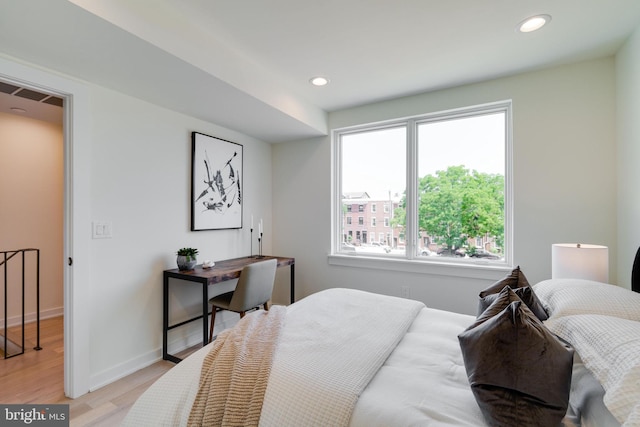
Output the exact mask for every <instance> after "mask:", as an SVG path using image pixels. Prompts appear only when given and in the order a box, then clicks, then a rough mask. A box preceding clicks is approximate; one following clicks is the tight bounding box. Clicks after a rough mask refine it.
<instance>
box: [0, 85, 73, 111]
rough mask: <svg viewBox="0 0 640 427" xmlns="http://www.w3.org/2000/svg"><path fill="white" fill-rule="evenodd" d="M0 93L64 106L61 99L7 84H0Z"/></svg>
mask: <svg viewBox="0 0 640 427" xmlns="http://www.w3.org/2000/svg"><path fill="white" fill-rule="evenodd" d="M0 92H1V93H7V94H9V95H13V96H19V97H21V98H26V99H30V100H32V101H36V102H44V103H45V104H50V105H55V106H56V107H62V106H63V104H64V100H63V99H62V98H60V97H57V96H53V95H49V94H46V93H42V92H37V91H35V90H32V89H26V88H23V87H19V86H15V85H12V84H9V83H5V82H0Z"/></svg>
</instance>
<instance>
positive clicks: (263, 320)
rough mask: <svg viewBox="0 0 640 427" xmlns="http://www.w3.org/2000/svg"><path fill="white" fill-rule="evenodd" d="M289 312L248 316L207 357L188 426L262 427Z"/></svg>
mask: <svg viewBox="0 0 640 427" xmlns="http://www.w3.org/2000/svg"><path fill="white" fill-rule="evenodd" d="M285 315H286V308H285V307H283V306H273V307H271V309H270V310H269V311H258V312H254V313H251V314H250V315H248V316H245V317H244V318H243V319H241V320H240V322H239V323H238V324H237V325H236V326H235V327H234V328H231V329H229V330H226V331H224V332H222V333H221V334H219V335H218V337H217V338H216V340H215V341H214V344H213V346H212V349H211V351H210V352H209V354H208V355H207V356H206V357H205V359H204V362H203V364H202V371H201V374H200V385H199V390H198V394H197V395H196V399H195V401H194V403H193V406H192V407H191V413H190V414H189V422H188V425H189V426H203V425H206V426H238V427H244V426H257V425H258V421H259V419H260V411H261V410H262V402H263V399H264V393H265V390H266V388H267V381H268V379H269V373H270V371H271V363H272V360H273V355H274V351H275V348H276V345H277V343H278V338H279V336H280V330H281V329H282V326H283V324H284V318H285Z"/></svg>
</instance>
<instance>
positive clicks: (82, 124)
mask: <svg viewBox="0 0 640 427" xmlns="http://www.w3.org/2000/svg"><path fill="white" fill-rule="evenodd" d="M0 81H3V82H8V83H10V84H15V85H18V86H20V87H26V88H29V89H32V90H35V91H38V92H43V93H47V94H53V95H56V96H58V97H60V98H62V99H63V101H64V102H63V103H64V107H63V108H64V113H63V145H64V148H63V151H64V154H63V157H64V201H63V206H64V214H63V224H64V225H63V259H62V260H60V261H61V262H63V261H65V260H68V261H69V262H68V264H69V265H68V264H67V263H63V265H64V266H63V311H64V392H65V395H66V396H68V397H71V398H76V397H79V396H81V395H83V394H85V393H87V392H88V391H89V384H90V368H89V366H90V351H89V344H90V340H89V338H90V330H89V325H90V320H91V314H90V310H91V308H90V305H91V299H90V267H89V266H90V255H89V252H90V233H87V230H91V228H90V227H91V221H90V212H91V209H90V203H91V199H90V173H89V169H88V166H87V165H88V164H89V163H90V161H91V138H90V122H89V117H90V114H89V112H90V104H89V96H88V93H89V88H88V87H87V86H86V85H84V84H81V83H79V82H76V81H74V80H71V79H68V78H65V77H62V76H60V75H57V74H54V73H53V72H47V71H44V70H42V69H39V68H35V67H31V66H28V65H23V64H20V63H17V62H14V61H11V60H8V59H5V58H0ZM71 262H72V265H70V264H71ZM75 283H83V284H84V286H74V284H75Z"/></svg>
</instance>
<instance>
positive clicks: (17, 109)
mask: <svg viewBox="0 0 640 427" xmlns="http://www.w3.org/2000/svg"><path fill="white" fill-rule="evenodd" d="M10 110H11V111H13V112H14V113H20V114H23V113H26V112H27V110H25V109H24V108H18V107H11V108H10Z"/></svg>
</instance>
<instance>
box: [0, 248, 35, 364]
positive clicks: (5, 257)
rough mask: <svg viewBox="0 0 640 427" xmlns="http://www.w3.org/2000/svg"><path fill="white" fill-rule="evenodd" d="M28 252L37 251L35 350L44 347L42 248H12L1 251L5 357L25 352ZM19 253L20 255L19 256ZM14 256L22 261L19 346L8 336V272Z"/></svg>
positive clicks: (0, 343) (0, 265) (0, 266)
mask: <svg viewBox="0 0 640 427" xmlns="http://www.w3.org/2000/svg"><path fill="white" fill-rule="evenodd" d="M28 253H35V257H36V260H35V268H36V276H35V280H36V334H37V337H36V346H35V347H34V350H42V347H40V249H33V248H25V249H16V250H12V251H0V268H2V269H3V274H2V277H3V288H4V334H3V335H2V336H1V338H2V342H0V345H2V344H4V346H3V353H4V358H5V359H8V358H10V357H14V356H19V355H21V354H24V323H25V319H24V317H25V288H26V274H25V273H26V258H27V254H28ZM18 255H19V256H18ZM16 257H17V258H16ZM13 258H16V259H15V260H14V261H13V262H14V263H15V262H19V261H22V263H21V268H22V270H21V273H22V274H21V283H22V298H21V305H22V344H21V345H20V346H18V345H17V344H16V343H14V342H13V341H11V340H9V338H8V336H7V327H8V306H7V304H8V300H9V299H8V296H9V294H8V286H9V283H8V281H9V272H8V266H9V261H11V260H12V259H13ZM10 346H11V347H12V349H10V348H9V347H10ZM16 347H19V348H20V350H19V351H16V350H15V348H16Z"/></svg>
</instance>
